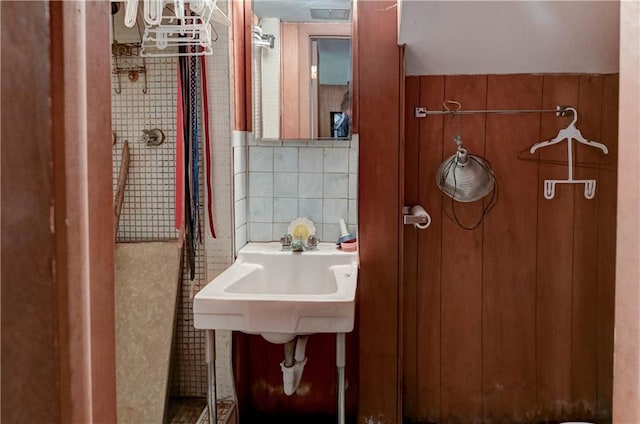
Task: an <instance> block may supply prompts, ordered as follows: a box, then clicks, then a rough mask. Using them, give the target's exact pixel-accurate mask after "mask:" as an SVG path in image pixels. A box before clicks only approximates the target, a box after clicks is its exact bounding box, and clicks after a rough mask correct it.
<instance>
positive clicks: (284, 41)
mask: <svg viewBox="0 0 640 424" xmlns="http://www.w3.org/2000/svg"><path fill="white" fill-rule="evenodd" d="M298 32H299V25H298V24H294V23H287V22H285V23H283V24H282V26H281V27H280V38H281V44H280V54H281V55H282V61H281V68H280V75H282V80H281V81H280V93H282V95H281V103H280V108H281V110H282V113H281V114H280V128H281V132H282V138H293V139H295V138H300V121H301V118H300V93H299V91H300V86H299V85H300V79H301V74H300V72H299V70H298V51H299V47H298V41H299V36H298Z"/></svg>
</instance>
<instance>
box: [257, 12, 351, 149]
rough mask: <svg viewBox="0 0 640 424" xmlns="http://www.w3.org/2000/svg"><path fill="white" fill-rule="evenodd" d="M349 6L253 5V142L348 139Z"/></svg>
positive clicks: (349, 108)
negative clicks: (254, 139) (255, 139)
mask: <svg viewBox="0 0 640 424" xmlns="http://www.w3.org/2000/svg"><path fill="white" fill-rule="evenodd" d="M351 3H352V2H351V0H305V1H301V0H253V3H252V8H253V14H254V24H253V27H252V44H253V46H252V50H253V58H252V75H253V81H252V83H253V93H252V95H253V105H252V107H253V131H254V135H255V137H256V138H257V139H267V140H276V139H278V140H287V139H288V140H316V139H347V140H348V139H350V138H351V125H350V123H351V122H350V117H351V84H352V75H353V73H352V66H351V62H352V59H351V57H352V55H351V16H352V4H351Z"/></svg>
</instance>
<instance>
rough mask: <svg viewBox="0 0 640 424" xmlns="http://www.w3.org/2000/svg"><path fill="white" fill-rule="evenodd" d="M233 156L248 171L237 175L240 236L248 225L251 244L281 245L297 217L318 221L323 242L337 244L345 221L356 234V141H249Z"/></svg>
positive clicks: (317, 229) (239, 245)
mask: <svg viewBox="0 0 640 424" xmlns="http://www.w3.org/2000/svg"><path fill="white" fill-rule="evenodd" d="M234 150H235V152H234V153H235V157H236V159H235V161H236V164H237V165H240V166H244V168H241V169H243V170H244V169H246V172H239V170H238V169H237V168H236V173H235V182H236V187H235V190H236V197H235V200H236V235H238V230H239V229H241V228H243V226H244V225H245V224H244V223H245V222H246V227H245V229H244V231H246V240H248V241H272V240H279V239H280V237H282V236H283V235H284V234H286V233H287V227H288V226H289V223H290V222H291V221H292V220H293V219H295V218H297V217H306V218H309V219H310V220H311V221H313V223H314V224H315V226H316V234H317V235H318V237H319V239H320V240H321V241H335V240H337V239H338V237H339V236H340V226H339V221H340V219H341V218H342V219H344V220H345V221H346V223H347V226H348V228H349V230H350V231H351V232H355V231H356V226H357V218H358V214H357V175H358V174H357V171H358V169H357V166H358V139H357V136H354V139H353V140H351V141H350V142H349V141H339V142H338V141H310V142H288V141H286V142H271V141H264V142H262V141H259V142H256V141H251V140H249V142H248V143H247V145H243V144H242V143H237V144H236V147H235V148H234ZM243 156H244V157H245V159H246V163H241V162H242V157H243ZM243 179H246V181H243ZM245 190H246V193H245ZM237 241H238V247H242V245H244V243H240V240H237Z"/></svg>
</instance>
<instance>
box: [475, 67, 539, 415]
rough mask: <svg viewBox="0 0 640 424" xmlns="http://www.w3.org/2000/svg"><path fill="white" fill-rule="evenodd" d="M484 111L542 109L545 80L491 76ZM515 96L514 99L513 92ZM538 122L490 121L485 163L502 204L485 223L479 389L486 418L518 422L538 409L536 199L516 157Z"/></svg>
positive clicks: (534, 136)
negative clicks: (536, 385) (492, 171)
mask: <svg viewBox="0 0 640 424" xmlns="http://www.w3.org/2000/svg"><path fill="white" fill-rule="evenodd" d="M488 84H489V86H488V90H487V108H488V109H539V108H540V107H541V100H542V76H535V75H534V76H529V75H506V76H500V77H497V76H490V77H489V81H488ZM516 93H517V94H516ZM539 127H540V117H539V116H536V115H533V116H532V115H526V114H523V115H514V116H505V115H492V116H488V117H487V140H491V142H488V143H487V153H486V154H487V157H488V158H489V160H490V161H491V163H492V165H493V170H494V173H495V175H496V176H497V178H498V180H499V182H500V200H499V202H498V204H497V205H496V207H495V208H494V210H493V211H492V212H491V213H490V214H489V215H488V216H487V219H486V220H485V225H484V228H483V230H484V234H483V237H484V245H483V250H484V252H483V254H484V255H485V257H487V258H492V259H491V260H487V261H485V266H484V272H483V293H482V295H483V305H482V312H483V314H482V320H483V353H482V354H483V364H484V366H483V368H484V369H483V391H484V396H485V398H484V410H485V417H486V418H489V419H492V420H495V421H498V422H500V421H508V420H514V421H516V420H523V419H527V416H528V414H530V413H531V412H532V409H534V408H532V407H535V384H536V379H535V377H536V376H535V367H536V363H535V356H534V355H533V352H535V264H536V252H535V247H534V246H535V239H536V226H535V222H536V209H537V201H538V195H539V193H538V192H537V190H536V189H535V188H536V186H537V180H538V173H537V169H536V167H535V166H528V167H524V166H523V167H518V168H517V170H516V169H515V167H516V166H517V165H516V164H517V162H516V160H515V158H516V157H517V155H518V152H520V151H522V150H524V149H527V148H528V147H530V146H531V145H533V144H534V143H535V142H537V141H538V130H539Z"/></svg>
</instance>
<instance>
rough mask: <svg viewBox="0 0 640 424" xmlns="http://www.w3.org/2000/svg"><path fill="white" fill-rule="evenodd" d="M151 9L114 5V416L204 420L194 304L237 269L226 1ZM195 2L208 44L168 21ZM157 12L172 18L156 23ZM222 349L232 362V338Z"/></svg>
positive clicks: (229, 404)
mask: <svg viewBox="0 0 640 424" xmlns="http://www.w3.org/2000/svg"><path fill="white" fill-rule="evenodd" d="M151 3H152V2H144V4H143V2H140V4H139V5H137V8H136V9H134V8H133V6H134V5H135V4H137V2H133V1H127V2H112V3H111V6H112V10H111V12H112V15H111V35H112V44H111V52H110V53H111V67H112V72H111V105H112V133H113V134H112V140H111V142H112V145H113V146H112V152H113V189H114V199H115V208H116V214H117V216H119V217H118V219H117V223H116V224H115V225H116V227H115V229H116V255H115V262H116V264H115V266H116V359H117V361H116V362H117V396H118V397H117V399H118V419H119V421H120V422H161V421H164V422H189V423H196V422H198V423H201V422H208V416H207V414H206V396H207V364H206V358H205V351H204V346H205V341H204V332H203V331H200V330H196V329H194V327H193V314H192V299H193V296H194V294H195V293H197V291H198V290H200V289H201V288H202V287H204V285H205V284H206V283H207V282H208V281H210V280H211V279H212V278H213V276H215V275H217V273H219V272H221V271H222V270H224V269H225V268H226V267H227V266H228V265H229V264H230V263H232V261H233V240H232V236H231V233H230V228H231V224H230V222H231V216H230V213H229V212H227V211H228V210H230V206H229V205H228V204H227V203H226V202H227V199H226V198H227V197H229V196H230V194H229V190H230V187H229V181H228V179H229V177H228V175H230V173H231V170H230V168H231V163H232V160H231V147H230V145H231V141H230V139H231V129H230V107H229V105H230V100H229V98H230V88H229V87H230V84H229V78H230V71H229V50H228V49H229V41H228V40H229V35H228V33H229V30H228V26H227V25H228V23H225V22H223V21H224V16H225V15H226V10H227V6H228V5H227V2H226V1H217V2H216V1H213V2H185V3H184V4H183V6H184V7H186V11H180V10H178V9H177V8H176V5H178V3H179V4H182V2H176V4H175V5H174V4H173V2H171V4H169V3H166V2H165V3H164V7H163V9H162V10H158V11H155V12H154V11H152V10H147V9H148V8H147V4H151ZM160 3H162V2H160ZM196 3H198V5H200V3H202V5H200V6H201V7H202V9H201V10H202V11H201V12H200V13H199V14H196V13H192V15H193V16H196V15H197V16H200V15H202V16H204V17H205V18H203V19H206V16H207V12H208V13H209V15H210V17H209V19H210V21H211V22H210V23H209V22H208V21H207V22H206V23H207V26H208V27H209V28H210V29H213V31H215V35H214V36H213V37H212V38H211V40H210V42H211V44H210V45H206V43H200V42H192V43H189V42H186V41H184V40H183V39H178V38H175V39H174V38H172V35H171V33H170V32H169V31H170V29H171V27H170V25H169V24H167V25H164V24H163V22H168V23H171V20H170V19H168V18H167V16H172V17H173V18H175V17H176V16H178V15H180V14H182V15H183V16H185V15H186V16H187V18H185V19H190V18H188V16H190V15H189V8H190V7H191V8H192V9H194V8H195V6H194V5H195V4H196ZM207 8H210V9H207ZM154 13H155V15H154ZM149 15H151V16H149ZM211 15H213V16H211ZM154 16H156V19H160V18H159V17H162V16H164V18H162V19H161V20H159V21H158V22H159V23H158V24H150V23H149V21H150V18H153V17H154ZM185 22H187V24H189V25H192V27H194V28H200V27H198V24H200V22H199V21H198V20H196V19H195V18H193V19H191V20H187V21H185ZM183 24H184V23H183ZM190 28H191V27H190ZM193 31H196V30H195V29H194V30H193ZM193 34H195V32H194V33H192V35H193ZM199 37H204V36H203V35H202V34H200V35H199ZM163 40H164V41H163ZM163 42H164V43H166V44H167V46H166V47H163V46H162V43H163ZM161 47H162V48H161ZM214 47H215V48H214ZM214 192H215V195H214V194H213V193H214ZM216 212H217V213H216ZM217 343H218V344H219V346H218V352H219V354H222V355H224V354H225V352H226V350H227V349H229V346H230V335H228V334H227V335H225V334H219V335H218V336H217ZM219 374H220V377H219V379H218V390H217V394H218V414H219V422H226V421H225V420H228V419H229V418H230V416H231V414H232V413H233V400H232V399H233V389H232V384H231V382H230V378H227V379H226V380H225V375H228V374H230V373H229V372H228V370H220V372H219Z"/></svg>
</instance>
